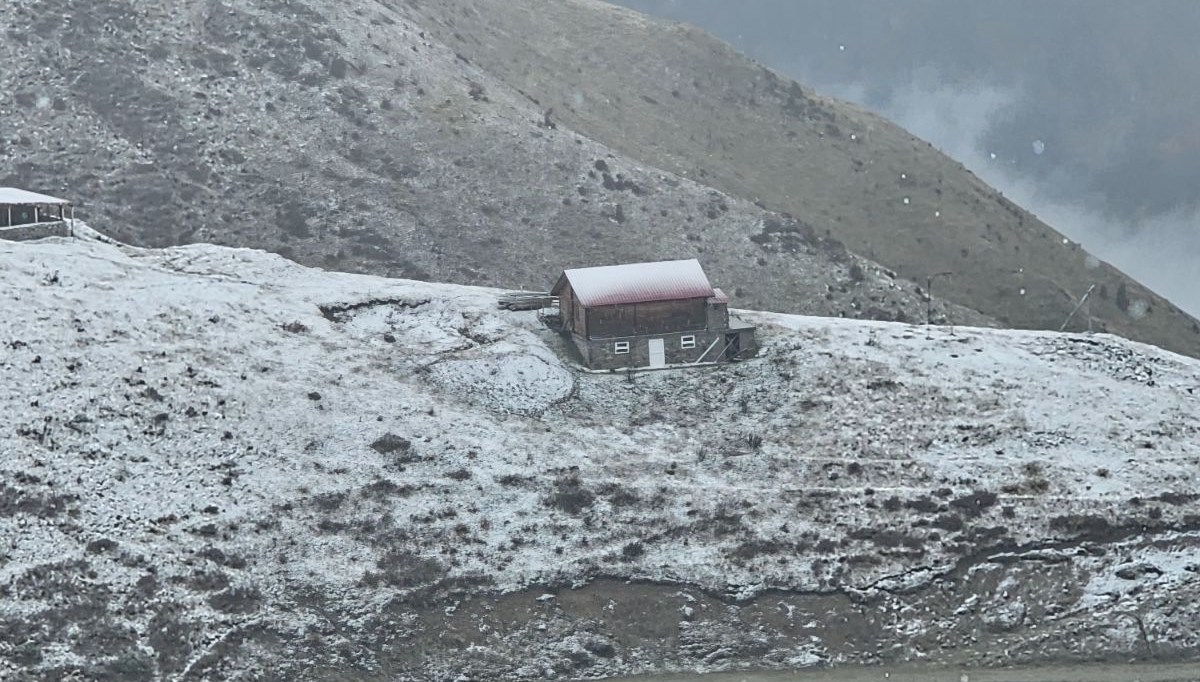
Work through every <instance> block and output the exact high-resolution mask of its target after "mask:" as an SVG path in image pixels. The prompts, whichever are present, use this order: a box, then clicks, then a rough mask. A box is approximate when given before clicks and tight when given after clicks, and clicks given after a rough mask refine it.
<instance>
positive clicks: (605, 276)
mask: <svg viewBox="0 0 1200 682" xmlns="http://www.w3.org/2000/svg"><path fill="white" fill-rule="evenodd" d="M563 277H564V278H566V280H567V281H568V282H570V283H571V290H572V291H574V292H575V297H576V298H578V299H579V302H580V304H582V305H583V306H584V307H592V306H598V305H616V304H619V303H646V302H649V301H670V300H675V299H681V298H708V297H710V296H712V295H713V287H712V285H711V284H709V283H708V277H707V276H705V274H704V269H703V268H701V267H700V262H699V261H697V260H696V259H694V258H693V259H690V260H673V261H660V262H657V263H628V264H625V265H605V266H601V267H595V268H576V269H573V270H564V271H563ZM555 288H556V289H557V288H558V287H555Z"/></svg>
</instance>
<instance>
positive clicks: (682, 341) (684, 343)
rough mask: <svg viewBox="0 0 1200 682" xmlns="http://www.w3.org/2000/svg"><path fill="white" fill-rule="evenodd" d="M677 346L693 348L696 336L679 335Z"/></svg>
mask: <svg viewBox="0 0 1200 682" xmlns="http://www.w3.org/2000/svg"><path fill="white" fill-rule="evenodd" d="M679 347H680V348H695V347H696V337H694V336H681V337H679Z"/></svg>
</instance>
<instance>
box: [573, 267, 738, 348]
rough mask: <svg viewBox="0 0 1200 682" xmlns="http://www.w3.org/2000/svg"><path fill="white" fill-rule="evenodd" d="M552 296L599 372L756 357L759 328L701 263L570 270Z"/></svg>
mask: <svg viewBox="0 0 1200 682" xmlns="http://www.w3.org/2000/svg"><path fill="white" fill-rule="evenodd" d="M550 294H551V295H552V296H554V297H556V298H557V300H558V305H559V310H560V319H561V329H562V331H563V332H565V333H569V334H570V335H571V338H572V340H573V341H574V343H575V347H576V348H578V349H579V352H580V354H582V355H583V360H584V363H585V364H586V365H587V366H588V367H589V368H591V369H626V368H659V367H669V366H685V365H699V364H711V363H716V362H723V361H726V360H733V359H737V358H741V357H746V356H750V355H753V354H754V352H755V346H754V327H752V326H749V325H743V324H740V323H737V322H736V321H734V322H732V323H731V321H730V317H729V297H727V296H726V295H725V294H724V292H722V291H721V290H720V289H716V288H714V287H713V286H712V284H710V283H709V281H708V277H707V276H706V275H705V274H704V269H703V268H701V267H700V263H699V262H698V261H696V260H695V259H691V260H677V261H661V262H656V263H630V264H625V265H609V266H602V267H593V268H578V269H573V270H565V271H563V273H562V275H560V276H559V278H558V282H557V283H556V284H555V285H554V288H553V289H551V291H550Z"/></svg>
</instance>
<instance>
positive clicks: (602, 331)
mask: <svg viewBox="0 0 1200 682" xmlns="http://www.w3.org/2000/svg"><path fill="white" fill-rule="evenodd" d="M707 325H708V315H707V310H706V307H705V299H703V298H693V299H683V300H678V301H655V302H652V303H633V304H626V305H606V306H597V307H595V308H589V309H588V310H587V331H586V333H584V335H585V336H587V337H588V338H591V339H606V338H617V337H623V336H639V335H648V334H668V333H672V332H678V331H689V330H701V329H704V328H705V327H706V326H707ZM576 333H580V332H579V329H578V327H576Z"/></svg>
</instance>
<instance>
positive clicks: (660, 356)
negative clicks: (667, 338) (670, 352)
mask: <svg viewBox="0 0 1200 682" xmlns="http://www.w3.org/2000/svg"><path fill="white" fill-rule="evenodd" d="M650 366H651V367H666V366H667V346H666V344H665V343H664V342H663V340H662V339H650Z"/></svg>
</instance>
